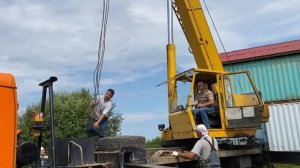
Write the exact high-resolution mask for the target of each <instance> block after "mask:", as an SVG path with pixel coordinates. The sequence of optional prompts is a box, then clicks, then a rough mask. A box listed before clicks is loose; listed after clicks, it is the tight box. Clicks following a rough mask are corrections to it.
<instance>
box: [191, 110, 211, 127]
mask: <svg viewBox="0 0 300 168" xmlns="http://www.w3.org/2000/svg"><path fill="white" fill-rule="evenodd" d="M213 112H214V109H213V108H211V107H200V108H195V109H193V110H192V113H193V115H194V118H195V120H197V119H198V118H199V116H201V118H202V121H203V124H204V125H205V126H206V128H210V124H209V120H208V115H207V114H208V113H213Z"/></svg>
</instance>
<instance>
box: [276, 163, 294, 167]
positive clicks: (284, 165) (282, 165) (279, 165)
mask: <svg viewBox="0 0 300 168" xmlns="http://www.w3.org/2000/svg"><path fill="white" fill-rule="evenodd" d="M274 168H300V165H293V164H280V163H275V164H274Z"/></svg>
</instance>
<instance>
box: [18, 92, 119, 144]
mask: <svg viewBox="0 0 300 168" xmlns="http://www.w3.org/2000/svg"><path fill="white" fill-rule="evenodd" d="M91 101H92V96H91V94H90V92H89V91H88V90H87V89H81V90H80V91H74V92H70V93H68V92H58V93H55V94H54V120H55V137H56V138H57V139H61V138H71V137H87V130H86V128H87V123H88V119H89V116H90V114H91V108H90V102H91ZM40 107H41V103H36V104H32V105H30V106H28V107H27V108H26V112H25V113H24V114H23V115H21V116H19V118H18V127H19V128H20V129H21V130H22V133H21V137H22V139H24V140H33V139H34V138H33V136H32V134H31V133H32V130H31V129H30V127H31V117H32V115H33V114H34V112H39V111H40ZM122 120H123V118H122V114H121V113H118V112H115V111H113V112H112V115H111V117H110V119H109V123H108V127H107V136H115V135H118V134H120V133H121V123H122ZM44 122H45V124H46V126H48V127H49V128H50V109H49V103H48V101H47V102H46V108H45V113H44ZM43 139H44V140H46V141H45V142H46V143H47V140H49V139H50V131H45V132H44V133H43Z"/></svg>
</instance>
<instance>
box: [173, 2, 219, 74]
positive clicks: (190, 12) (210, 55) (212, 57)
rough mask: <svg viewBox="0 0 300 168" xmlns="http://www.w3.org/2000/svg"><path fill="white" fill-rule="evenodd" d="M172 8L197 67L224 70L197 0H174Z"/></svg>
mask: <svg viewBox="0 0 300 168" xmlns="http://www.w3.org/2000/svg"><path fill="white" fill-rule="evenodd" d="M173 9H174V11H175V14H176V16H177V18H178V21H179V23H180V25H181V27H182V30H183V32H184V34H185V36H186V38H187V41H188V42H189V45H190V48H191V51H192V53H193V55H194V59H195V62H196V64H197V67H198V68H199V69H207V70H216V71H224V68H223V65H222V62H221V60H220V57H219V54H218V51H217V48H216V45H215V43H214V40H213V37H212V35H211V32H210V30H209V27H208V24H207V21H206V19H205V15H204V12H203V9H202V7H201V4H200V1H199V0H174V1H173Z"/></svg>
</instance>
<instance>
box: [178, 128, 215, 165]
mask: <svg viewBox="0 0 300 168" xmlns="http://www.w3.org/2000/svg"><path fill="white" fill-rule="evenodd" d="M195 131H196V133H197V135H198V137H199V138H200V139H199V140H198V141H197V142H196V144H195V145H194V147H193V149H192V150H191V151H190V152H189V151H185V152H177V151H173V152H172V155H173V156H177V157H182V158H185V159H197V158H198V159H199V160H200V161H205V160H207V159H209V156H210V153H211V150H212V146H214V149H215V150H216V151H218V150H219V147H218V143H217V140H216V139H215V138H212V137H211V136H209V135H208V131H207V129H206V127H205V125H203V124H199V125H198V126H197V128H196V130H195ZM212 144H213V145H212ZM216 153H217V152H216ZM217 157H218V156H217ZM219 162H220V161H219ZM218 164H219V163H218Z"/></svg>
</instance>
